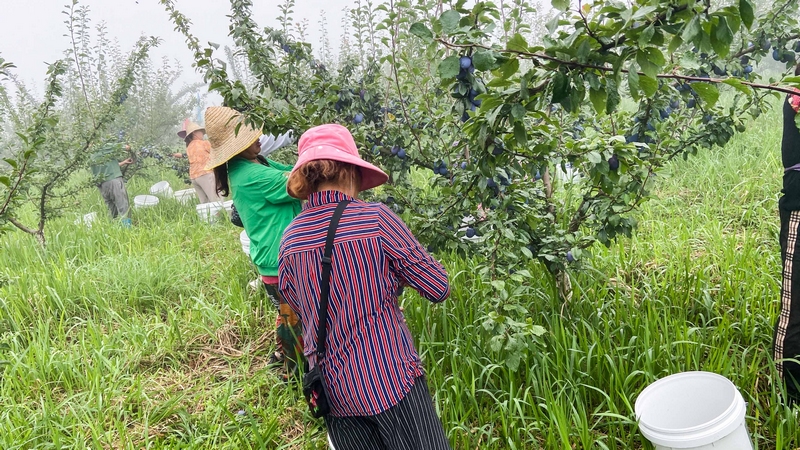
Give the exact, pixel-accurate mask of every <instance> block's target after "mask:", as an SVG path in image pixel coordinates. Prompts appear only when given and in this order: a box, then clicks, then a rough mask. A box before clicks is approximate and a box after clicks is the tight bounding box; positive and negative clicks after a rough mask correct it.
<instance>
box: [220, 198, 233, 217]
mask: <svg viewBox="0 0 800 450" xmlns="http://www.w3.org/2000/svg"><path fill="white" fill-rule="evenodd" d="M222 206H223V207H224V208H225V211H228V215H230V214H231V212H233V200H228V201H227V202H222Z"/></svg>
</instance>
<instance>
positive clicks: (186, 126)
mask: <svg viewBox="0 0 800 450" xmlns="http://www.w3.org/2000/svg"><path fill="white" fill-rule="evenodd" d="M197 130H203V131H205V130H206V129H205V127H202V126H200V125H198V124H196V123H194V122H189V121H188V120H187V121H186V122H184V123H183V129H182V130H181V131H178V137H179V138H181V139H186V136H189V135H191V134H192V133H194V132H195V131H197Z"/></svg>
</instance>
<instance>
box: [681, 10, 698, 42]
mask: <svg viewBox="0 0 800 450" xmlns="http://www.w3.org/2000/svg"><path fill="white" fill-rule="evenodd" d="M699 34H700V17H699V16H694V17H692V20H690V21H689V23H688V24H686V28H684V29H683V34H682V35H681V39H683V42H692V41H694V40H695V38H696V37H697V36H698V35H699Z"/></svg>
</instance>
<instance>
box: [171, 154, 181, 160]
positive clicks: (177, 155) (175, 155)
mask: <svg viewBox="0 0 800 450" xmlns="http://www.w3.org/2000/svg"><path fill="white" fill-rule="evenodd" d="M172 157H173V158H175V159H181V158H183V153H173V154H172Z"/></svg>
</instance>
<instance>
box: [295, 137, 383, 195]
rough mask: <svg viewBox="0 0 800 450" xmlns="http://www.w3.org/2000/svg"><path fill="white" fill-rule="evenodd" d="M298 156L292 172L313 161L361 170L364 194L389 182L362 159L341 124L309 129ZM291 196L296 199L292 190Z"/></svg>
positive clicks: (299, 145)
mask: <svg viewBox="0 0 800 450" xmlns="http://www.w3.org/2000/svg"><path fill="white" fill-rule="evenodd" d="M297 154H298V158H297V164H295V165H294V169H292V173H294V172H295V171H297V170H298V169H299V168H300V167H302V166H303V165H304V164H306V163H309V162H311V161H317V160H321V159H329V160H331V161H339V162H343V163H348V164H352V165H354V166H357V167H359V168H360V169H361V190H362V191H366V190H367V189H372V188H374V187H377V186H380V185H382V184H383V183H386V181H387V180H388V179H389V175H386V173H385V172H384V171H382V170H381V169H379V168H377V167H375V166H373V165H372V164H370V163H368V162H366V161H364V160H363V159H361V156H359V154H358V148H357V147H356V142H355V140H353V135H352V134H350V130H348V129H347V128H345V127H343V126H341V125H337V124H333V123H332V124H327V125H320V126H317V127H314V128H310V129H309V130H308V131H306V132H305V133H303V135H302V136H300V141H299V142H298V143H297ZM289 195H291V196H292V197H295V198H297V197H296V196H295V195H294V193H293V192H291V191H289Z"/></svg>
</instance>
